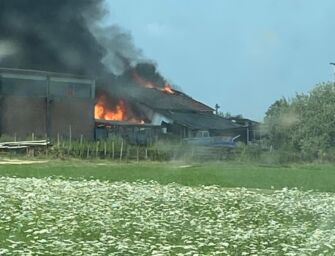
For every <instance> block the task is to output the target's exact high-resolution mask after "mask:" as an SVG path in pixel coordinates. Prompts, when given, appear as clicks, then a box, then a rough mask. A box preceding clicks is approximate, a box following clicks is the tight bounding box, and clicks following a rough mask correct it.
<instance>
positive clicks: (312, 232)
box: [0, 160, 335, 256]
mask: <svg viewBox="0 0 335 256" xmlns="http://www.w3.org/2000/svg"><path fill="white" fill-rule="evenodd" d="M334 185H335V169H334V168H333V167H332V166H331V165H316V164H313V165H312V164H311V165H292V166H285V167H283V166H261V165H257V164H255V163H254V164H241V163H229V162H211V163H197V164H195V163H183V162H168V163H149V162H147V163H142V162H141V163H122V164H118V163H115V162H114V163H113V162H107V161H97V162H88V161H78V160H71V161H48V162H45V163H39V164H28V165H9V164H2V165H0V255H157V256H158V255H180V256H182V255H238V256H239V255H264V256H265V255H266V256H267V255H273V256H277V255H287V256H289V255H290V256H292V255H297V256H298V255H299V256H300V255H311V256H312V255H334V254H335V229H334V225H335V219H334V216H335V194H334V193H333V192H334ZM317 191H318V192H317Z"/></svg>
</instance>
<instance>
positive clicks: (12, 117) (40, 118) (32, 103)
mask: <svg viewBox="0 0 335 256" xmlns="http://www.w3.org/2000/svg"><path fill="white" fill-rule="evenodd" d="M0 102H1V107H0V119H1V133H2V134H7V135H14V134H16V135H17V136H18V137H22V138H23V137H27V136H31V134H32V133H34V134H35V135H37V136H45V134H46V107H45V106H46V100H45V98H38V97H15V96H6V97H1V101H0Z"/></svg>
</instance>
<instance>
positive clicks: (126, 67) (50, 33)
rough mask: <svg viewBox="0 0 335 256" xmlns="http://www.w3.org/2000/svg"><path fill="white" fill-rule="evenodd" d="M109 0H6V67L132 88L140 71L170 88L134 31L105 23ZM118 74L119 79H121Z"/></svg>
mask: <svg viewBox="0 0 335 256" xmlns="http://www.w3.org/2000/svg"><path fill="white" fill-rule="evenodd" d="M103 4H104V0H0V67H7V68H23V69H36V70H47V71H54V72H62V73H73V74H78V75H84V76H89V77H93V78H99V79H98V80H99V81H103V82H102V83H98V86H103V87H105V89H108V90H110V91H112V90H114V89H113V88H109V87H111V86H114V87H115V86H117V87H118V86H120V85H122V86H124V85H125V84H131V83H132V82H133V81H132V79H133V75H134V72H136V73H137V74H138V75H140V76H141V77H143V78H145V79H147V80H150V81H153V82H155V83H156V84H157V85H158V86H164V83H165V80H164V78H163V77H162V76H161V75H160V74H159V72H158V71H157V68H156V65H154V64H153V62H152V61H148V60H147V59H145V58H144V57H143V54H142V52H141V50H139V49H138V48H137V47H135V46H134V44H133V40H132V37H131V35H130V33H129V32H127V31H125V30H123V29H121V28H120V27H118V26H109V27H106V26H103V25H101V24H102V23H101V20H102V18H104V17H105V15H107V14H108V11H107V10H105V9H104V8H103ZM116 76H118V78H116Z"/></svg>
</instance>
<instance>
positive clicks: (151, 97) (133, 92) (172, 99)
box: [122, 86, 214, 113]
mask: <svg viewBox="0 0 335 256" xmlns="http://www.w3.org/2000/svg"><path fill="white" fill-rule="evenodd" d="M122 95H124V97H125V98H126V99H129V98H130V100H134V101H135V102H139V103H141V104H143V105H146V106H148V107H149V108H151V109H154V110H175V111H196V112H211V113H212V112H213V111H214V110H213V109H212V108H211V107H209V106H207V105H205V104H203V103H201V102H199V101H196V100H194V99H192V98H191V97H190V96H188V95H186V94H184V93H182V92H179V91H174V94H169V93H166V92H163V91H161V90H159V89H156V88H143V87H138V86H137V87H133V88H131V89H129V88H128V89H127V90H126V91H123V92H122Z"/></svg>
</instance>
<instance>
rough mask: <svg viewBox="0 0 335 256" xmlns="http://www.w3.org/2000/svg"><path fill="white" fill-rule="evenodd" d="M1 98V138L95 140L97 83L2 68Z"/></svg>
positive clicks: (0, 71) (74, 77)
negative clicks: (57, 137)
mask: <svg viewBox="0 0 335 256" xmlns="http://www.w3.org/2000/svg"><path fill="white" fill-rule="evenodd" d="M0 95H1V97H0V132H1V134H6V135H12V136H14V135H15V136H18V137H21V138H24V137H27V136H31V134H35V135H36V136H48V137H50V136H52V137H56V136H57V135H58V134H59V135H66V136H68V135H69V133H70V132H71V133H72V136H73V137H78V136H80V135H81V134H82V135H84V136H86V137H87V138H93V135H94V118H93V106H94V98H95V82H94V80H90V79H85V78H82V77H78V76H74V75H67V74H58V73H51V72H43V71H32V70H18V69H4V68H0Z"/></svg>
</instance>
